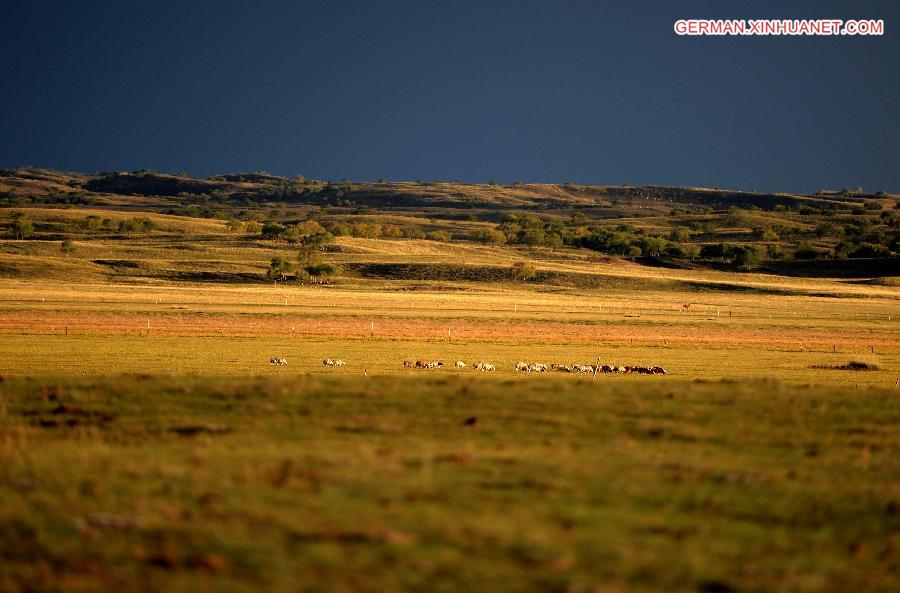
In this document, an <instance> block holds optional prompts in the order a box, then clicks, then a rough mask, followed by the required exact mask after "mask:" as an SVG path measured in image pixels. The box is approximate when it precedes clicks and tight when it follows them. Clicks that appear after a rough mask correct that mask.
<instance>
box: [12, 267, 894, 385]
mask: <svg viewBox="0 0 900 593" xmlns="http://www.w3.org/2000/svg"><path fill="white" fill-rule="evenodd" d="M371 284H372V282H357V283H355V284H349V285H344V286H315V287H310V286H307V287H299V286H274V285H253V286H238V287H236V286H230V285H219V284H206V285H191V286H184V285H172V284H170V285H134V284H101V285H79V284H60V283H58V282H52V281H20V280H5V281H0V361H2V362H0V373H5V374H34V373H57V372H63V373H88V374H92V373H97V372H118V371H129V372H153V373H169V372H176V373H180V372H187V373H204V374H218V373H226V374H255V373H282V374H283V373H291V374H296V373H301V372H334V371H331V370H328V369H323V368H322V367H321V365H320V361H321V359H322V358H324V357H341V358H344V359H345V360H346V361H347V362H348V366H347V367H346V368H345V369H342V370H340V371H338V372H343V373H349V374H359V373H362V372H363V371H365V372H367V373H402V372H404V370H403V368H402V362H403V361H404V360H416V359H428V360H442V361H443V362H445V363H452V362H455V361H456V360H458V359H461V360H463V361H465V362H467V363H468V362H472V361H475V360H487V361H490V362H494V363H495V364H496V365H498V366H499V368H500V374H508V373H510V372H512V371H511V369H512V366H513V365H514V364H515V362H517V361H519V360H527V361H539V362H544V363H545V364H549V363H551V362H561V363H564V364H571V363H572V362H580V363H585V364H587V363H593V362H596V361H597V360H598V358H599V359H600V360H601V361H602V362H604V363H607V364H616V365H631V364H634V365H637V364H652V365H659V366H663V367H665V368H666V369H667V370H668V371H669V372H670V373H671V374H672V375H673V376H675V377H682V378H694V377H732V378H734V377H747V376H753V377H756V376H767V377H774V378H779V379H784V380H788V381H797V382H811V383H833V382H837V383H846V384H852V385H881V386H891V385H892V384H893V382H894V381H895V380H896V378H897V377H896V376H895V375H897V373H898V370H900V364H898V363H900V330H898V323H900V320H898V319H897V315H896V311H897V301H895V300H894V299H892V298H887V297H870V298H862V297H855V298H854V297H844V298H841V299H836V298H833V297H825V296H819V297H813V296H782V295H778V294H774V295H773V294H749V295H747V294H734V293H717V292H709V293H702V294H701V295H699V296H702V298H701V299H698V300H692V299H691V297H696V296H698V295H696V294H695V295H691V294H687V293H674V294H672V293H665V292H652V291H651V292H638V293H634V292H629V291H621V292H618V293H608V294H607V293H602V294H601V293H598V292H597V291H578V290H561V291H558V292H543V293H542V292H535V291H534V290H532V289H528V288H518V289H515V288H507V287H472V286H468V287H467V286H465V285H463V284H460V285H459V286H457V288H458V289H459V290H457V291H455V292H454V291H448V290H446V289H443V290H440V289H434V288H432V289H428V288H427V287H421V286H418V285H417V284H415V283H412V287H414V288H416V289H415V290H402V289H403V288H404V284H408V283H403V282H396V283H380V284H379V283H375V284H376V285H377V286H374V287H373V286H371ZM891 290H892V289H891V288H884V289H883V291H884V292H886V293H890V291H891ZM685 302H691V303H692V304H691V307H690V308H689V309H688V310H685V309H684V307H683V304H685ZM272 356H284V357H287V358H288V359H289V363H290V364H289V366H288V367H287V368H284V369H282V368H277V369H275V368H269V367H268V364H267V363H268V360H269V358H271V357H272ZM849 359H862V360H867V361H870V362H876V363H878V364H879V366H880V369H879V370H878V371H873V372H864V373H860V372H851V371H834V370H828V369H821V368H820V369H814V368H811V367H812V366H814V365H816V366H820V365H834V364H840V363H845V362H847V361H848V360H849ZM439 372H449V371H439ZM467 372H472V371H467ZM604 379H606V380H611V378H609V377H605V378H604ZM636 379H637V378H628V380H636ZM642 380H649V379H648V378H642Z"/></svg>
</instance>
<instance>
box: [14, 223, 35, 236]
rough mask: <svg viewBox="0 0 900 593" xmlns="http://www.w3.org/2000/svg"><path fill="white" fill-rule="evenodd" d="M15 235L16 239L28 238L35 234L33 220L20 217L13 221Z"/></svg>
mask: <svg viewBox="0 0 900 593" xmlns="http://www.w3.org/2000/svg"><path fill="white" fill-rule="evenodd" d="M12 232H13V236H14V237H15V238H16V239H27V238H28V237H30V236H32V235H34V225H33V224H31V222H29V221H27V220H25V219H24V218H20V219H18V220H15V221H13V223H12Z"/></svg>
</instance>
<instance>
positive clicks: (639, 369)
mask: <svg viewBox="0 0 900 593" xmlns="http://www.w3.org/2000/svg"><path fill="white" fill-rule="evenodd" d="M269 364H272V365H286V364H287V360H286V359H284V358H281V357H280V356H275V357H273V358H272V359H271V360H269ZM322 364H323V365H324V366H327V367H342V366H345V365H346V364H347V363H345V362H344V361H343V360H341V359H340V358H326V359H324V360H322ZM403 366H404V367H405V368H408V369H439V368H443V367H444V363H443V362H440V361H431V362H428V361H424V360H417V361H415V362H413V361H411V360H405V361H403ZM453 366H455V367H456V368H458V369H464V368H466V363H465V362H463V361H461V360H457V361H456V363H455V364H454V365H453ZM472 368H473V369H475V370H476V371H496V370H497V368H496V367H495V366H494V365H492V364H491V363H489V362H473V363H472ZM515 369H516V371H518V372H522V373H546V372H547V370H548V369H547V365H545V364H542V363H539V362H531V363H528V362H517V363H516V365H515ZM549 370H551V371H557V372H560V373H590V374H592V375H596V374H597V373H635V374H639V375H665V374H666V369H664V368H663V367H659V366H611V365H608V364H578V363H574V364H572V365H564V364H559V363H553V364H551V365H550V368H549Z"/></svg>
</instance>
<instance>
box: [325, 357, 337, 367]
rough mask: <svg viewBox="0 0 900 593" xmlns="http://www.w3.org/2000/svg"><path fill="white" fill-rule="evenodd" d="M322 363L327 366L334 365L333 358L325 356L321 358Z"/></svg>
mask: <svg viewBox="0 0 900 593" xmlns="http://www.w3.org/2000/svg"><path fill="white" fill-rule="evenodd" d="M322 365H324V366H327V367H333V366H334V359H331V358H325V359H323V360H322Z"/></svg>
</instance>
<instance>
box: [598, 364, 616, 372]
mask: <svg viewBox="0 0 900 593" xmlns="http://www.w3.org/2000/svg"><path fill="white" fill-rule="evenodd" d="M600 370H601V371H603V372H604V373H611V372H613V368H612V367H611V366H609V365H608V364H605V365H603V366H601V367H600Z"/></svg>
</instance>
